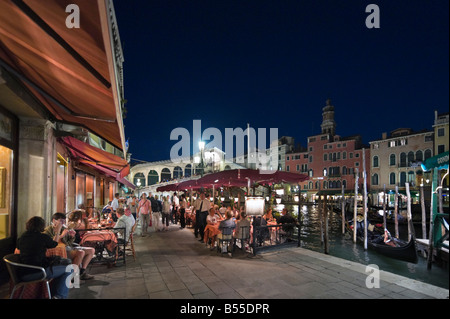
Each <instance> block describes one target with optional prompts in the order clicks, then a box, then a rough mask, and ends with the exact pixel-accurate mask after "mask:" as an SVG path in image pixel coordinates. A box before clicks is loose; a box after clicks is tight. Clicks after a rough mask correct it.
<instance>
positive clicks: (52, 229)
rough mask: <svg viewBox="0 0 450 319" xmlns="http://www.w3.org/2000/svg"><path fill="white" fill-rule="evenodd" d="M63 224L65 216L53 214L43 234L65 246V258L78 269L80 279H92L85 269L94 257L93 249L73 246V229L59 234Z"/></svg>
mask: <svg viewBox="0 0 450 319" xmlns="http://www.w3.org/2000/svg"><path fill="white" fill-rule="evenodd" d="M65 224H66V215H65V214H64V213H54V214H53V216H52V224H51V225H50V226H47V227H46V228H45V229H44V234H46V235H48V236H50V237H51V238H53V240H54V241H57V240H56V239H58V240H59V241H61V242H62V243H63V244H64V245H66V251H67V256H68V257H69V258H70V259H71V260H72V263H73V264H75V265H77V266H78V267H79V268H80V279H83V280H88V279H93V278H94V276H92V275H89V274H88V273H87V271H86V268H87V266H88V265H89V263H90V262H91V260H92V258H93V257H94V254H95V249H94V248H93V247H82V246H74V244H73V243H74V242H75V234H76V232H75V231H74V230H73V229H69V230H68V232H67V233H65V232H64V231H63V232H62V233H60V231H61V228H62V227H67V226H66V225H65ZM63 234H64V235H63Z"/></svg>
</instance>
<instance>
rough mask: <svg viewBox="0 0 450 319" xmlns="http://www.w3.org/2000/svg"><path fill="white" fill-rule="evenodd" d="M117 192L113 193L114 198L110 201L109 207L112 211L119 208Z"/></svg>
mask: <svg viewBox="0 0 450 319" xmlns="http://www.w3.org/2000/svg"><path fill="white" fill-rule="evenodd" d="M119 195H120V194H119V193H116V194H114V199H113V200H112V202H111V207H112V209H113V211H114V212H116V211H117V208H119Z"/></svg>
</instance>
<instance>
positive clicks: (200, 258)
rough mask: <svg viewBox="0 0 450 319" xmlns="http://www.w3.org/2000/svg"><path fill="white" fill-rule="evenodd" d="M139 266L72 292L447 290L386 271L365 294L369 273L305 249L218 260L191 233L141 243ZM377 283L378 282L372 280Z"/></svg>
mask: <svg viewBox="0 0 450 319" xmlns="http://www.w3.org/2000/svg"><path fill="white" fill-rule="evenodd" d="M136 251H137V259H136V261H133V257H131V256H130V257H127V263H126V265H125V266H119V267H113V268H107V267H106V266H105V265H94V266H92V268H91V274H94V275H95V279H93V280H89V281H85V282H82V283H81V286H80V288H76V289H71V291H70V293H69V298H70V299H112V298H114V299H118V298H124V299H171V298H173V299H302V298H308V299H312V298H314V299H317V298H320V299H323V298H325V299H355V298H359V299H374V298H375V299H379V298H380V299H386V298H387V299H391V298H396V299H412V298H414V299H434V298H438V299H446V298H448V296H449V291H448V290H446V289H442V288H439V287H436V286H432V285H428V284H425V283H421V282H418V281H415V280H412V279H408V278H405V277H402V276H398V275H394V274H391V273H387V272H384V271H380V280H379V288H371V289H370V288H367V286H366V281H368V282H369V283H376V280H375V279H374V278H372V279H370V278H369V280H367V278H368V276H369V275H371V274H372V273H366V266H365V265H361V264H358V263H354V262H350V261H347V260H343V259H340V258H336V257H333V256H329V255H325V254H322V253H317V252H313V251H310V250H307V249H302V248H296V247H295V248H284V249H281V250H277V251H272V252H265V253H262V254H260V255H257V256H256V257H253V256H252V255H249V254H246V253H244V252H242V251H237V252H236V254H235V255H234V256H233V258H230V257H229V256H225V255H224V256H220V255H219V254H218V253H217V252H216V251H210V249H209V248H206V247H205V244H203V243H200V242H198V241H197V240H196V239H195V238H194V235H193V232H192V230H191V229H183V230H180V229H179V228H178V227H177V226H171V227H170V230H169V231H168V232H157V233H152V234H151V235H150V236H148V237H140V236H137V237H136ZM372 276H373V275H372Z"/></svg>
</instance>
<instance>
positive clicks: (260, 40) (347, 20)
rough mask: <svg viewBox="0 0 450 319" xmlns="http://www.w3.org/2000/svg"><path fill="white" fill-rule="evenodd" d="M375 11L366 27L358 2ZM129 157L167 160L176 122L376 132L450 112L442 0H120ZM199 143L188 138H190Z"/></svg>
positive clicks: (424, 124) (429, 121) (296, 133)
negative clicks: (332, 126) (375, 18)
mask: <svg viewBox="0 0 450 319" xmlns="http://www.w3.org/2000/svg"><path fill="white" fill-rule="evenodd" d="M370 3H374V4H377V5H378V6H379V9H380V26H381V28H379V29H368V28H367V27H366V24H365V21H366V17H367V16H368V15H369V14H370V13H366V12H365V9H366V6H367V5H368V4H370ZM114 4H115V9H116V16H117V20H118V25H119V32H120V37H121V40H122V43H123V50H124V55H125V63H124V76H125V98H126V99H127V100H128V103H127V109H128V114H127V118H126V119H125V121H124V122H125V134H126V137H127V138H128V139H129V142H130V149H129V151H130V152H131V153H132V158H134V159H138V160H144V161H156V160H165V159H169V158H170V154H169V152H170V149H171V148H172V146H173V145H174V144H175V143H176V141H171V140H170V133H171V131H172V130H173V129H175V128H177V127H183V128H186V129H187V130H188V131H189V132H191V134H192V121H193V120H194V119H200V120H202V129H203V130H204V129H206V128H208V127H216V128H218V129H220V130H222V131H223V130H224V129H225V128H237V127H241V128H243V129H245V128H246V126H247V123H250V125H251V126H252V127H253V128H267V129H269V128H271V127H273V128H278V135H279V136H280V137H281V136H283V135H287V136H293V137H295V141H296V143H301V144H302V146H306V138H307V137H308V136H310V135H314V134H319V133H320V124H321V121H322V108H323V107H324V106H325V101H326V99H328V98H330V99H331V100H332V104H333V105H334V106H335V119H336V122H337V129H336V130H337V134H338V135H341V136H349V135H355V134H361V135H362V137H363V141H364V142H365V143H368V142H369V141H371V140H374V139H379V138H381V133H382V132H389V131H392V130H394V129H396V128H399V127H411V128H413V129H415V130H421V129H431V126H432V125H433V119H434V110H438V111H439V112H440V113H443V112H448V110H449V89H448V87H449V42H448V38H449V1H448V0H432V1H430V0H426V1H425V0H421V1H414V0H396V1H386V0H384V1H379V0H371V1H363V0H346V1H340V0H333V1H328V0H327V1H325V0H308V1H304V0H273V1H267V0H197V1H196V0H193V1H188V0H178V1H172V0H146V1H142V0H126V1H125V0H116V1H114ZM195 143H196V142H195Z"/></svg>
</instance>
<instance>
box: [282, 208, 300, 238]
mask: <svg viewBox="0 0 450 319" xmlns="http://www.w3.org/2000/svg"><path fill="white" fill-rule="evenodd" d="M278 223H279V224H283V226H282V227H281V233H283V234H285V235H286V236H288V237H290V236H292V234H293V232H294V224H295V223H296V220H295V218H294V217H293V216H292V215H291V214H290V213H288V212H287V209H286V208H283V210H282V211H281V217H280V219H279V220H278Z"/></svg>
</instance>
